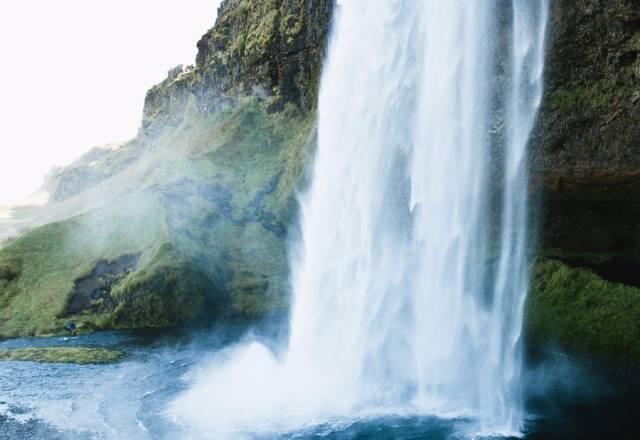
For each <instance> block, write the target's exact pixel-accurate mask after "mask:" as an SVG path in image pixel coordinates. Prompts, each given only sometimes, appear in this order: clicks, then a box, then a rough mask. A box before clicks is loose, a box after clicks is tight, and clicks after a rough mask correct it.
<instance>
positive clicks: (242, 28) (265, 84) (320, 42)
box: [142, 0, 334, 135]
mask: <svg viewBox="0 0 640 440" xmlns="http://www.w3.org/2000/svg"><path fill="white" fill-rule="evenodd" d="M333 3H334V0H225V1H224V2H222V5H221V6H220V8H219V11H218V20H217V22H216V26H215V27H213V28H212V29H211V30H209V31H208V32H207V33H206V34H205V35H204V36H203V37H202V39H201V40H200V41H199V42H198V55H197V57H196V65H195V66H191V67H187V68H182V69H180V71H179V72H178V71H175V70H172V72H170V75H169V78H167V80H166V81H165V82H163V83H161V84H159V85H157V86H155V87H153V88H152V89H151V90H150V91H149V92H148V94H147V98H146V100H145V106H144V115H143V120H142V126H143V130H144V132H145V134H149V135H152V134H154V133H157V132H158V130H161V129H165V128H168V127H174V126H176V124H179V123H180V121H181V120H182V117H183V115H184V108H185V107H186V105H187V102H188V99H189V96H194V97H195V99H196V103H197V107H198V109H199V111H200V112H202V113H203V114H210V113H214V112H217V111H219V110H221V109H224V108H228V107H230V106H233V105H235V104H237V103H238V99H239V98H240V97H242V96H249V95H253V96H258V97H260V98H261V99H263V100H267V101H268V103H269V106H268V109H269V111H270V112H276V111H280V110H282V109H283V108H284V106H285V104H286V103H293V104H295V105H296V106H297V107H298V108H300V109H301V110H302V111H305V112H307V111H311V110H312V109H314V108H315V105H316V100H317V89H318V81H319V77H320V72H321V69H322V61H323V57H324V53H325V46H326V42H327V37H328V32H329V27H330V22H331V17H332V15H333Z"/></svg>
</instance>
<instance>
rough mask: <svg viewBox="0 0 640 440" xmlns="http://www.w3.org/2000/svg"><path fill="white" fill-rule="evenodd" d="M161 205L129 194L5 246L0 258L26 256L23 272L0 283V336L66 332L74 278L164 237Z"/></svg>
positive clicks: (1, 259) (28, 234)
mask: <svg viewBox="0 0 640 440" xmlns="http://www.w3.org/2000/svg"><path fill="white" fill-rule="evenodd" d="M147 203H148V204H147ZM159 209H160V208H159V207H158V206H157V205H156V204H154V203H151V202H149V201H146V202H143V201H142V200H141V199H139V198H136V199H135V200H126V199H125V200H123V201H121V202H120V203H119V204H114V205H112V206H110V208H109V209H108V210H106V209H98V210H94V211H91V212H89V213H87V214H84V215H82V216H77V217H74V218H71V219H68V220H65V221H61V222H57V223H51V224H48V225H45V226H41V227H38V228H35V229H32V230H30V231H28V232H27V233H25V234H24V235H23V236H21V237H19V238H18V239H16V240H14V241H13V242H11V243H9V244H8V245H7V246H5V247H3V248H2V249H0V261H4V262H7V261H21V270H20V273H19V276H18V277H17V278H15V279H14V280H13V281H12V282H10V283H2V284H0V337H15V336H32V335H50V334H56V333H60V332H63V331H64V330H63V326H64V323H65V322H66V320H67V318H68V317H66V316H65V315H66V312H65V311H66V308H67V304H68V302H69V300H70V298H71V295H72V294H73V288H74V281H75V280H77V279H79V278H82V277H83V276H86V275H87V274H88V273H90V272H91V270H92V269H93V268H94V267H95V265H96V264H97V262H98V261H100V260H105V259H107V260H108V259H112V258H116V257H119V256H121V255H125V254H133V253H138V252H140V251H141V250H144V249H146V248H150V247H151V246H152V244H153V243H154V242H155V241H157V240H161V239H162V236H163V233H162V227H161V225H160V223H159V222H158V221H157V219H155V220H154V218H153V212H158V211H159ZM4 264H6V263H4ZM89 324H90V323H89V322H87V325H89Z"/></svg>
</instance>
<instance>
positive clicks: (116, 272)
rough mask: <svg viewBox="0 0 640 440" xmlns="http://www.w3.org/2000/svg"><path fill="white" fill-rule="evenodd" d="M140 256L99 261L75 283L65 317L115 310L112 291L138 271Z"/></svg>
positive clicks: (124, 256)
mask: <svg viewBox="0 0 640 440" xmlns="http://www.w3.org/2000/svg"><path fill="white" fill-rule="evenodd" d="M140 256H141V254H136V255H123V256H121V257H119V258H116V259H114V260H109V261H107V260H102V261H99V262H98V264H96V266H95V267H94V268H93V270H92V271H91V273H90V274H89V275H87V276H86V277H83V278H80V279H78V280H76V281H75V286H74V288H73V295H72V296H71V299H70V301H69V304H68V305H67V309H66V313H65V316H73V315H76V314H78V313H81V312H84V311H91V312H94V313H100V312H105V311H110V310H113V309H114V308H115V306H116V302H115V301H114V300H113V299H112V297H111V290H112V289H113V287H114V286H115V285H116V284H118V283H119V282H120V281H122V280H123V279H124V278H125V277H127V276H128V275H130V274H131V273H133V272H134V271H135V270H136V268H137V266H138V262H139V261H140ZM65 327H66V325H65ZM73 330H75V324H74V329H73ZM73 330H72V331H73Z"/></svg>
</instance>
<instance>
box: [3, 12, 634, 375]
mask: <svg viewBox="0 0 640 440" xmlns="http://www.w3.org/2000/svg"><path fill="white" fill-rule="evenodd" d="M332 10H333V0H225V1H224V2H223V3H222V5H221V7H220V10H219V15H218V19H217V22H216V24H215V26H214V27H213V28H212V29H211V30H209V31H208V32H207V33H206V34H205V35H204V36H203V37H202V39H201V40H200V41H199V42H198V55H197V59H196V63H195V65H193V66H178V67H177V68H175V69H172V70H171V71H170V72H169V75H168V77H167V79H166V80H165V81H163V82H162V83H160V84H158V85H156V86H154V87H153V88H152V89H151V90H150V91H149V92H148V94H147V97H146V100H145V105H144V114H143V117H142V126H141V129H140V132H139V135H138V136H137V137H136V138H135V139H133V140H131V141H130V142H127V143H125V144H123V145H116V146H110V147H108V148H99V149H95V150H92V151H91V152H89V153H88V154H87V155H85V157H83V158H82V159H81V160H79V161H78V162H76V163H75V164H73V165H71V166H70V167H67V168H65V169H63V170H58V171H57V172H55V173H53V174H52V175H51V176H50V178H49V181H48V183H47V188H48V189H49V191H50V192H51V194H52V202H51V203H50V204H49V205H48V206H47V207H45V208H43V209H42V210H41V211H38V212H36V214H34V215H32V216H31V217H30V218H31V219H32V220H31V221H30V222H28V223H25V227H26V226H28V227H29V228H30V229H29V230H28V231H27V232H26V233H25V234H23V235H22V236H21V237H19V238H18V239H16V240H14V241H11V242H8V243H5V244H4V245H3V247H2V248H1V249H0V337H2V336H15V335H28V334H50V333H59V332H61V331H64V330H63V327H64V325H65V324H67V323H69V322H73V323H75V324H77V325H78V327H79V328H81V329H83V328H85V329H101V328H141V327H167V326H173V325H180V324H184V323H188V322H193V321H198V320H206V321H210V320H212V319H221V318H243V319H245V318H246V319H256V318H258V317H261V316H264V315H266V314H269V313H271V312H273V311H277V310H280V309H285V308H286V307H287V304H288V297H287V292H288V284H287V261H286V246H287V236H288V235H289V234H291V233H292V227H291V225H292V220H293V219H294V217H295V210H296V203H295V196H296V191H297V190H298V189H299V188H300V187H301V185H303V184H304V180H305V179H304V175H305V168H306V166H307V165H308V163H309V159H310V157H311V154H312V152H313V150H314V148H315V137H314V136H315V117H316V115H315V105H316V100H317V94H318V82H319V75H320V71H321V67H322V60H323V57H324V50H325V45H326V42H327V36H328V32H329V28H330V23H331V16H332ZM501 19H502V20H503V21H505V23H506V22H507V21H508V20H509V17H507V16H506V15H505V17H502V18H501ZM502 44H507V42H506V41H503V42H502ZM545 82H546V87H545V95H544V99H543V102H542V108H541V112H540V116H539V120H538V124H537V126H536V129H535V131H534V133H533V138H532V142H531V147H530V150H529V151H530V158H529V159H530V166H531V171H532V173H531V174H532V180H531V183H532V184H531V191H532V194H533V195H534V197H533V199H534V200H539V201H540V204H539V208H540V209H539V210H537V211H536V212H537V216H536V217H537V218H536V220H537V222H538V228H537V233H538V234H537V237H538V240H537V249H536V250H534V252H535V253H536V254H538V255H539V257H540V258H538V259H536V261H535V264H534V267H533V271H532V273H533V277H532V292H531V295H530V297H529V302H528V305H527V321H526V322H527V324H526V327H527V328H526V330H527V336H528V339H529V343H530V345H531V346H533V347H543V346H546V345H549V344H558V345H560V346H561V347H564V348H566V349H568V350H571V351H574V352H582V353H586V354H589V355H593V356H602V357H604V358H608V359H610V358H615V359H617V360H620V361H622V362H631V363H636V364H637V363H639V362H640V354H639V353H638V352H637V347H638V346H640V326H639V325H638V323H640V309H638V306H637V302H638V299H639V298H640V275H638V274H639V273H640V222H638V221H637V219H638V218H640V2H639V1H637V0H555V1H553V2H552V6H551V11H550V23H549V35H548V48H547V67H546V81H545ZM43 305H46V306H45V307H43Z"/></svg>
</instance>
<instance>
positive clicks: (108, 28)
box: [0, 0, 220, 205]
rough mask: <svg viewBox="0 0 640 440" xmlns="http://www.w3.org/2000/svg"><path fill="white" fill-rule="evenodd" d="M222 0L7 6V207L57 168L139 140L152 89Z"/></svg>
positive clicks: (43, 0) (3, 44) (3, 169)
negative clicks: (98, 150) (103, 148)
mask: <svg viewBox="0 0 640 440" xmlns="http://www.w3.org/2000/svg"><path fill="white" fill-rule="evenodd" d="M219 3H220V0H55V1H52V0H1V1H0V63H1V64H0V205H2V204H11V203H17V202H19V201H21V200H23V199H24V198H26V197H27V196H28V195H30V194H32V193H33V192H34V191H36V190H37V189H38V187H39V186H40V184H41V182H42V178H43V177H44V175H45V174H46V173H47V172H48V171H49V170H50V169H51V167H52V166H54V165H64V164H68V163H69V162H71V161H72V160H74V159H76V158H77V157H79V156H80V155H81V154H82V153H83V152H85V151H87V150H88V149H90V148H92V147H94V146H97V145H102V144H106V143H110V142H116V141H122V140H126V139H129V138H131V137H133V136H134V135H135V134H136V131H137V129H138V126H139V124H140V118H141V115H142V105H143V102H144V95H145V92H146V91H147V89H148V88H150V87H151V86H152V85H153V84H155V83H157V82H159V81H161V80H162V79H164V78H165V77H166V74H167V71H168V70H169V69H170V68H171V67H173V66H175V65H178V64H193V63H194V62H195V55H196V46H195V45H196V42H197V41H198V39H199V38H200V36H201V35H202V34H204V33H205V32H206V30H207V29H209V28H210V27H211V26H213V23H214V21H215V16H216V10H217V7H218V4H219Z"/></svg>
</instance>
